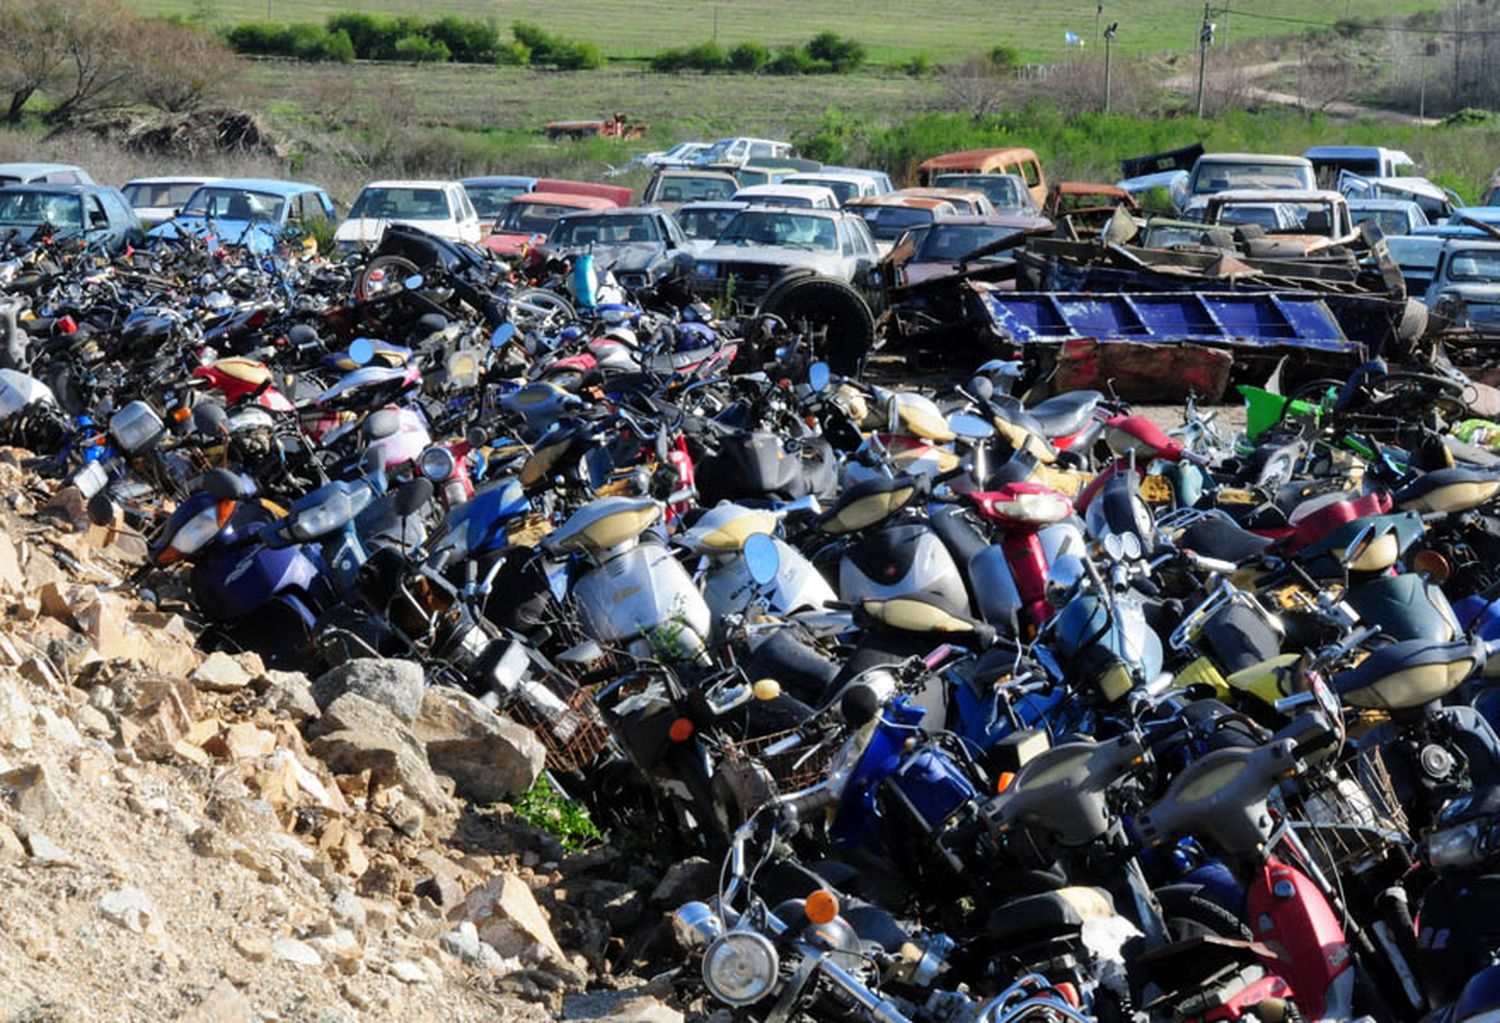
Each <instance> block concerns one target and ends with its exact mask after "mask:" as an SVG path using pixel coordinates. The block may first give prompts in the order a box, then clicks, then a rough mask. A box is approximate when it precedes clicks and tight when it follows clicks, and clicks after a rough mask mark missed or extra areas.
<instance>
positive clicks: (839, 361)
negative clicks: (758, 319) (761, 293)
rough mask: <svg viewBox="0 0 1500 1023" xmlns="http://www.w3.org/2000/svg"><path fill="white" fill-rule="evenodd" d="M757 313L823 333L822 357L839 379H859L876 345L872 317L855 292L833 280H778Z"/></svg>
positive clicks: (801, 276) (860, 296) (762, 301)
mask: <svg viewBox="0 0 1500 1023" xmlns="http://www.w3.org/2000/svg"><path fill="white" fill-rule="evenodd" d="M758 311H759V312H760V313H762V314H765V313H769V314H771V315H773V316H779V317H781V318H782V319H783V320H785V321H786V322H787V323H788V324H790V325H791V326H792V327H793V328H794V329H795V328H796V327H797V326H798V325H799V324H806V325H807V326H808V327H809V328H811V329H814V330H817V329H822V330H823V332H824V353H823V354H824V357H825V358H826V359H827V360H828V364H829V367H830V368H831V369H832V370H833V371H834V372H835V373H838V374H840V375H841V376H850V377H852V376H858V375H859V372H860V369H861V368H862V367H863V365H864V361H865V357H866V356H867V355H869V353H870V347H871V346H872V345H873V344H874V343H875V315H874V313H872V312H871V311H870V305H869V303H868V302H866V301H865V300H864V297H863V296H862V295H860V293H859V292H858V291H856V290H854V288H852V287H850V286H849V285H848V284H845V283H844V282H843V281H841V280H838V279H836V278H833V277H818V276H806V275H799V276H796V277H791V278H787V279H783V280H780V281H778V282H776V283H775V284H773V285H772V286H771V290H770V291H768V292H766V297H765V298H763V299H761V303H760V308H759V310H758Z"/></svg>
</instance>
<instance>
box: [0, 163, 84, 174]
mask: <svg viewBox="0 0 1500 1023" xmlns="http://www.w3.org/2000/svg"><path fill="white" fill-rule="evenodd" d="M81 170H83V168H82V167H80V166H78V165H77V164H76V163H0V174H4V175H7V176H9V175H13V174H14V175H23V174H50V173H52V172H53V171H81ZM84 173H88V172H87V171H84Z"/></svg>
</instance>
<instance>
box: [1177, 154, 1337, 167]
mask: <svg viewBox="0 0 1500 1023" xmlns="http://www.w3.org/2000/svg"><path fill="white" fill-rule="evenodd" d="M1198 162H1199V163H1265V164H1270V165H1271V166H1273V167H1311V166H1312V161H1311V160H1309V159H1308V158H1307V157H1305V156H1287V155H1286V154H1284V153H1204V154H1203V155H1202V156H1200V157H1198Z"/></svg>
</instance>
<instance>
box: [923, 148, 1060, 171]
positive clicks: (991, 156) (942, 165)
mask: <svg viewBox="0 0 1500 1023" xmlns="http://www.w3.org/2000/svg"><path fill="white" fill-rule="evenodd" d="M1035 158H1036V153H1034V152H1032V151H1031V150H1030V149H1027V148H1026V147H1025V146H1000V147H998V148H995V149H964V150H960V151H959V152H956V153H942V154H940V155H938V156H934V157H931V158H929V159H926V160H923V161H922V162H921V164H919V165H918V167H917V169H918V170H925V171H941V170H946V169H949V168H951V169H953V170H955V171H964V170H969V169H970V168H971V167H973V166H974V165H975V164H982V163H993V162H997V161H998V162H1001V163H1004V162H1008V161H1009V160H1010V159H1035Z"/></svg>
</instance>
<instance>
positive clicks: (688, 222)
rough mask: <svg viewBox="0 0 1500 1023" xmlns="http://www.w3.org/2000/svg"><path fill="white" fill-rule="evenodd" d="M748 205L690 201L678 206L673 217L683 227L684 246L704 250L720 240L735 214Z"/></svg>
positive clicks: (692, 249) (698, 250)
mask: <svg viewBox="0 0 1500 1023" xmlns="http://www.w3.org/2000/svg"><path fill="white" fill-rule="evenodd" d="M748 206H749V203H743V202H729V201H726V202H690V203H686V204H684V205H682V206H679V207H677V212H676V213H675V214H673V216H672V219H673V220H675V221H677V226H678V227H680V228H682V235H683V239H684V241H683V243H682V244H683V247H684V248H686V249H687V250H688V251H689V252H702V251H703V250H704V249H707V248H709V247H710V246H712V245H713V243H714V242H716V241H718V240H719V235H721V234H723V233H724V228H725V227H727V226H728V225H729V222H730V221H731V220H733V219H734V215H735V214H736V213H738V212H739V211H740V210H743V209H746V208H747V207H748Z"/></svg>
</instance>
